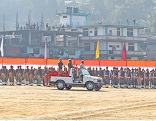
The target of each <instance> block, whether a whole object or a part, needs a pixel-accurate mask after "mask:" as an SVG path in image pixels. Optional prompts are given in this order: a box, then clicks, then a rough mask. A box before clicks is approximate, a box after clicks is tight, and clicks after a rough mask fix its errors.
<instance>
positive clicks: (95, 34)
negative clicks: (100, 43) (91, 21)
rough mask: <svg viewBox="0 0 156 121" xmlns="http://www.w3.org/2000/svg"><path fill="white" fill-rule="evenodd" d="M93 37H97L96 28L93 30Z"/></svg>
mask: <svg viewBox="0 0 156 121" xmlns="http://www.w3.org/2000/svg"><path fill="white" fill-rule="evenodd" d="M94 36H97V28H95V29H94Z"/></svg>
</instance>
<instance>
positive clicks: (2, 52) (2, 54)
mask: <svg viewBox="0 0 156 121" xmlns="http://www.w3.org/2000/svg"><path fill="white" fill-rule="evenodd" d="M3 41H4V40H3V37H2V41H1V56H2V57H3V56H4V50H3Z"/></svg>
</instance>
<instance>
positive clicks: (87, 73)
mask: <svg viewBox="0 0 156 121" xmlns="http://www.w3.org/2000/svg"><path fill="white" fill-rule="evenodd" d="M81 71H82V73H83V75H88V76H90V74H89V72H88V71H87V70H86V69H83V70H81Z"/></svg>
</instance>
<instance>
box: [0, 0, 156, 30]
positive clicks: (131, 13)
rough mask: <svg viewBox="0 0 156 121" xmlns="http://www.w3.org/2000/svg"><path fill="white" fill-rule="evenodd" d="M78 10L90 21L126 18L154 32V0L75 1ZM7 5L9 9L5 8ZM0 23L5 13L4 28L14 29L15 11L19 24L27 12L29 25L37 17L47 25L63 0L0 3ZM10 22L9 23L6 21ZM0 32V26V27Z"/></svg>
mask: <svg viewBox="0 0 156 121" xmlns="http://www.w3.org/2000/svg"><path fill="white" fill-rule="evenodd" d="M77 1H78V3H79V4H78V7H80V9H82V10H85V11H90V12H91V16H90V19H91V21H99V20H101V21H107V22H108V21H109V22H111V23H115V22H118V21H122V22H123V23H124V22H126V20H127V19H129V20H131V21H132V20H133V19H136V21H140V20H142V21H143V22H144V23H145V24H146V25H147V26H151V27H152V28H153V30H154V31H155V30H156V19H155V18H156V0H77ZM8 6H9V7H8ZM0 8H1V11H0V21H1V22H0V23H3V22H2V20H3V19H2V16H3V13H5V16H6V18H5V20H6V22H5V23H6V28H7V29H13V28H15V18H16V12H17V11H18V13H19V22H20V24H21V25H24V24H25V23H26V22H27V19H28V18H27V16H28V13H29V10H30V11H31V18H32V19H33V20H32V22H37V21H38V22H40V20H41V14H42V13H43V15H44V21H45V22H49V23H51V24H53V23H57V22H58V21H57V19H56V18H57V17H56V10H58V9H63V8H65V4H64V0H1V4H0ZM10 20H11V21H10ZM0 30H2V24H0Z"/></svg>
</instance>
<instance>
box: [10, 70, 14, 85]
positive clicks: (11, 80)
mask: <svg viewBox="0 0 156 121" xmlns="http://www.w3.org/2000/svg"><path fill="white" fill-rule="evenodd" d="M14 76H15V72H14V69H13V68H11V69H10V70H9V82H10V85H14Z"/></svg>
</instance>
